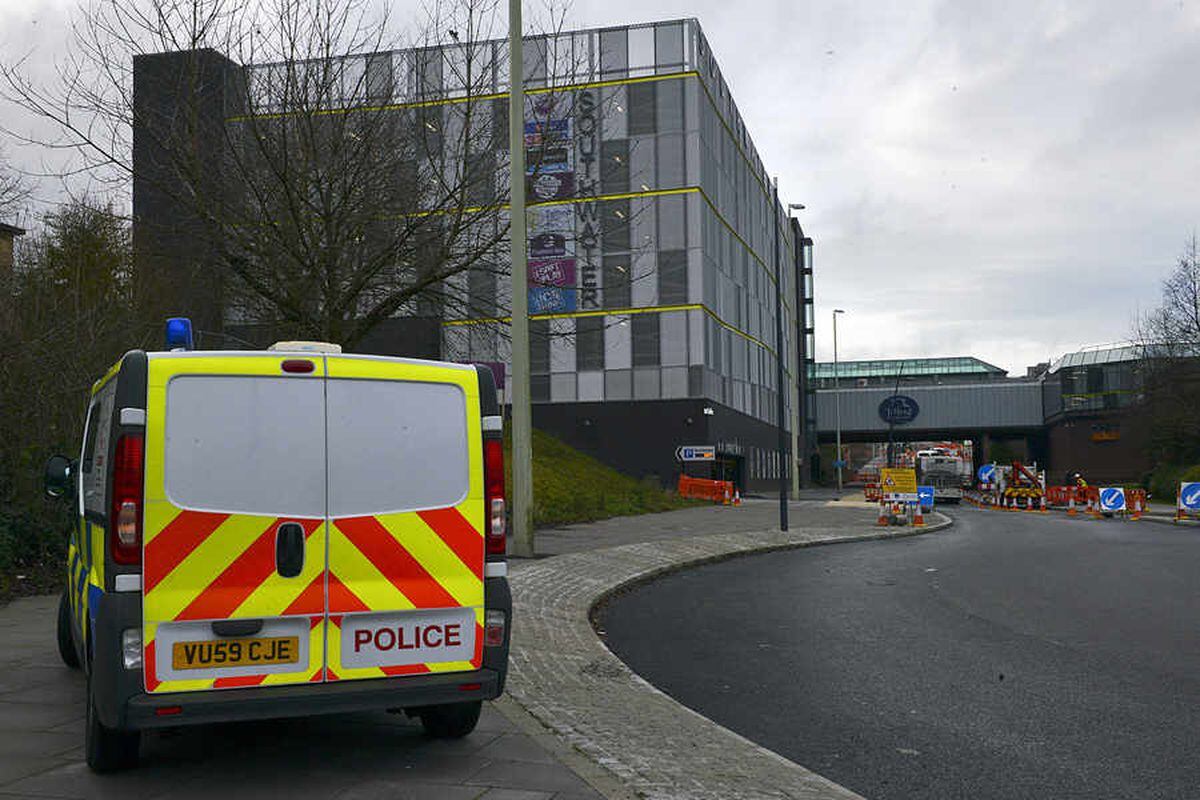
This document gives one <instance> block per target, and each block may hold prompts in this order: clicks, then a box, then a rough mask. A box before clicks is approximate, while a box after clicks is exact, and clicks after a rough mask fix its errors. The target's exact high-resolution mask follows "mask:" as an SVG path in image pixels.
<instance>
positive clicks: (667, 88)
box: [654, 79, 684, 133]
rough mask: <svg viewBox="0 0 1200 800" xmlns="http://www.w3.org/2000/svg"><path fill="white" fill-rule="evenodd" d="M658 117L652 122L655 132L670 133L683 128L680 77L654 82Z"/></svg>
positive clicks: (681, 84)
mask: <svg viewBox="0 0 1200 800" xmlns="http://www.w3.org/2000/svg"><path fill="white" fill-rule="evenodd" d="M654 86H656V88H655V90H654V91H655V95H656V97H655V101H656V105H657V111H658V117H657V119H656V120H655V122H654V130H655V131H656V132H657V133H671V132H676V131H682V130H683V129H684V121H683V88H684V82H683V81H682V80H680V79H676V80H668V81H661V82H659V83H658V84H654Z"/></svg>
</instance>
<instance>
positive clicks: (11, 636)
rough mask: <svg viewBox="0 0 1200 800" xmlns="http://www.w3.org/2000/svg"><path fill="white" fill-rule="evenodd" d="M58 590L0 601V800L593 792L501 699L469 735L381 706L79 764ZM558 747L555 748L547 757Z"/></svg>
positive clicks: (214, 728)
mask: <svg viewBox="0 0 1200 800" xmlns="http://www.w3.org/2000/svg"><path fill="white" fill-rule="evenodd" d="M57 607H58V599H57V598H56V597H34V598H25V599H21V600H15V601H13V602H12V603H10V604H9V605H7V606H5V607H3V608H0V642H3V647H2V648H0V798H6V797H27V798H104V797H119V798H122V800H136V799H138V798H164V800H166V799H169V800H177V799H178V800H183V798H201V797H205V798H211V797H221V798H223V800H234V799H235V798H241V797H269V796H275V795H282V794H286V795H287V797H288V798H289V799H290V800H301V799H302V798H310V797H311V798H341V799H343V800H367V799H368V798H390V799H392V800H405V799H406V798H421V800H426V799H427V798H428V799H429V800H551V799H552V798H553V800H585V799H586V800H596V799H597V798H600V797H601V795H600V794H599V793H597V792H596V791H595V790H594V789H593V788H592V787H591V786H589V785H588V783H587V782H586V781H585V780H584V779H583V778H581V777H580V776H579V775H578V774H576V772H575V771H574V770H573V769H572V768H570V767H569V766H568V765H567V764H564V763H563V760H564V759H566V760H568V761H569V760H570V758H571V756H572V755H573V754H572V753H570V752H569V751H567V750H566V749H565V748H562V747H561V746H556V745H555V743H554V742H549V741H547V739H548V738H550V737H547V736H546V734H545V731H544V729H542V728H541V727H540V726H539V725H538V724H537V723H535V722H533V721H532V720H531V719H529V717H528V716H527V715H526V714H525V713H524V712H523V711H522V710H521V709H519V708H516V707H515V706H514V705H513V704H512V702H511V701H510V700H507V699H502V700H501V701H499V702H498V703H490V704H489V703H485V704H484V713H483V717H482V719H481V720H480V723H479V727H478V728H477V729H476V731H475V732H474V733H473V734H471V735H470V736H468V737H466V738H465V739H461V740H458V741H440V740H434V739H429V738H427V737H426V736H425V735H424V734H423V733H422V732H421V727H420V723H419V722H418V721H417V720H409V719H407V718H406V717H404V716H403V715H400V714H388V713H385V712H378V713H364V714H346V715H338V716H322V717H311V718H307V719H304V718H302V719H292V720H267V721H263V722H253V723H238V724H228V725H208V726H200V727H194V728H179V729H176V730H173V731H164V732H152V733H148V734H145V735H144V736H143V744H142V766H141V767H139V768H138V769H136V770H133V771H132V772H128V773H122V774H117V775H105V776H97V775H94V774H92V773H91V772H90V771H89V770H88V769H87V766H86V765H85V764H84V763H83V748H82V745H83V708H84V706H83V703H84V678H83V674H82V673H81V672H79V671H76V670H70V669H67V668H66V667H65V666H63V664H62V662H61V661H60V660H59V658H58V653H57V651H56V650H55V645H54V620H55V611H56V609H57ZM556 751H557V752H556Z"/></svg>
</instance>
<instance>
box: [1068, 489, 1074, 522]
mask: <svg viewBox="0 0 1200 800" xmlns="http://www.w3.org/2000/svg"><path fill="white" fill-rule="evenodd" d="M1075 514H1076V511H1075V493H1074V492H1071V494H1070V495H1068V497H1067V516H1069V517H1073V516H1075Z"/></svg>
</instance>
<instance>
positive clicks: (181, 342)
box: [167, 317, 195, 350]
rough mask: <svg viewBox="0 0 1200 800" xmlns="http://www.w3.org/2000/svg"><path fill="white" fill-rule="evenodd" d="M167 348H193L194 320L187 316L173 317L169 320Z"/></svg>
mask: <svg viewBox="0 0 1200 800" xmlns="http://www.w3.org/2000/svg"><path fill="white" fill-rule="evenodd" d="M167 349H168V350H193V349H195V345H193V343H192V321H191V320H190V319H188V318H187V317H171V318H170V319H168V320H167Z"/></svg>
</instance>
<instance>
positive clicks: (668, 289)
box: [658, 250, 688, 305]
mask: <svg viewBox="0 0 1200 800" xmlns="http://www.w3.org/2000/svg"><path fill="white" fill-rule="evenodd" d="M687 271H688V259H687V251H686V250H662V251H660V252H659V254H658V302H659V303H661V304H662V305H678V304H680V303H686V302H687V297H688V283H687Z"/></svg>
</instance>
